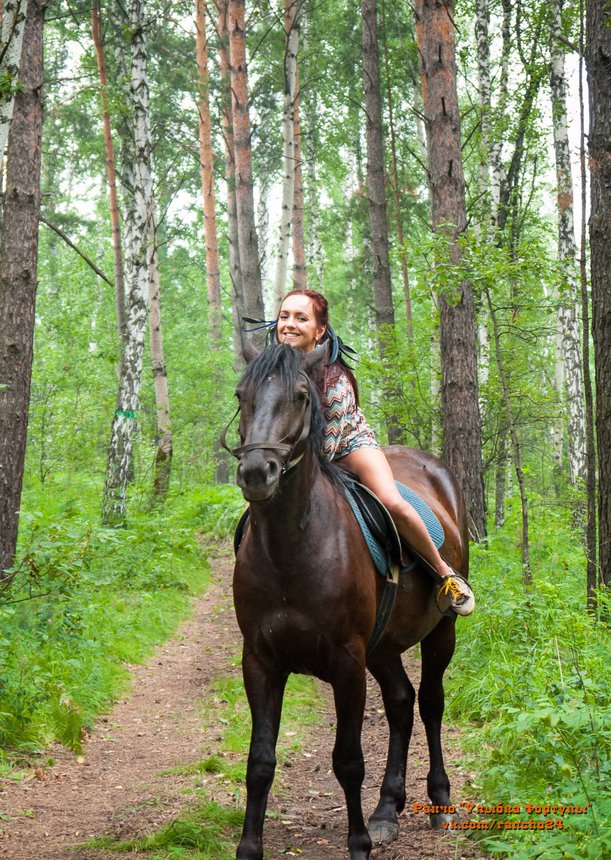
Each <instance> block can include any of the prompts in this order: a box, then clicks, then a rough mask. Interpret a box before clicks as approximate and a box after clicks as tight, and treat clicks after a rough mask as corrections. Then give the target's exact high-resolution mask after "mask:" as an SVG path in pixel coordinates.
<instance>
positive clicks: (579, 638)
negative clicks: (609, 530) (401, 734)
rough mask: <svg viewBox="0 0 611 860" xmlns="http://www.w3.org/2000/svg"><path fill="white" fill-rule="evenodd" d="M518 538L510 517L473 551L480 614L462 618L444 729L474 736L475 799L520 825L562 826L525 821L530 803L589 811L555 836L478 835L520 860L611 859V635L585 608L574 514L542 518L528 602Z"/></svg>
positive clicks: (466, 740)
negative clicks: (510, 811) (510, 810)
mask: <svg viewBox="0 0 611 860" xmlns="http://www.w3.org/2000/svg"><path fill="white" fill-rule="evenodd" d="M516 533H517V531H516V521H515V519H512V520H510V521H509V522H508V523H507V525H506V526H505V527H504V528H503V529H502V530H500V531H499V532H497V533H495V534H493V535H492V536H491V537H490V538H489V540H488V542H487V546H480V547H476V548H474V552H473V555H472V576H471V580H472V582H473V584H474V588H475V590H476V594H477V596H478V606H477V609H476V612H475V614H474V616H473V617H472V618H470V619H466V620H461V619H459V620H458V637H457V652H456V656H455V658H454V661H453V662H452V665H451V667H450V669H449V672H448V674H449V682H448V684H447V690H448V693H449V696H448V702H447V710H446V723H448V722H454V723H456V722H458V723H460V724H462V725H463V726H464V727H465V731H464V733H463V738H462V742H461V745H462V748H463V749H464V750H465V751H466V753H467V755H468V757H469V759H470V760H469V762H468V764H469V767H470V769H472V770H475V771H476V772H478V773H479V776H478V778H477V779H476V781H475V783H474V784H473V786H472V797H471V798H467V799H469V800H474V801H475V802H477V803H484V804H488V805H490V804H494V803H499V802H501V803H508V804H516V805H518V806H520V808H521V812H520V813H519V814H516V815H513V816H509V817H508V820H509V821H514V822H516V821H520V820H522V821H523V820H526V819H529V818H535V819H537V818H538V819H539V820H543V821H544V820H548V819H550V817H552V816H551V813H550V814H549V815H547V816H545V815H536V814H534V815H533V814H530V815H529V814H527V813H526V812H525V809H526V804H528V803H531V804H533V805H543V806H548V805H564V806H568V805H579V806H584V805H585V806H586V807H587V811H586V812H584V813H582V814H567V813H565V814H564V815H562V816H559V815H556V816H553V817H554V821H556V820H558V821H559V822H560V823H559V824H554V827H553V829H552V830H546V831H543V832H540V831H536V832H535V831H525V830H519V831H513V830H509V829H499V830H495V835H494V836H489V837H488V838H483V834H482V833H481V832H480V833H479V834H478V838H481V844H482V845H483V846H484V847H485V848H487V850H489V851H490V852H491V853H492V854H493V855H494V856H498V857H512V858H518V860H527V858H539V857H541V858H543V857H544V858H545V860H548V858H549V860H561V858H592V860H594V858H601V857H603V856H605V854H607V856H611V830H610V828H609V821H610V820H611V795H610V792H609V786H610V785H611V768H610V767H609V759H608V751H609V746H610V741H611V730H610V727H611V719H610V717H611V709H610V706H609V658H608V629H607V627H606V626H605V625H604V624H603V623H602V621H600V620H597V619H596V618H593V617H591V616H590V615H588V614H587V613H586V611H585V561H584V556H583V552H582V550H581V547H580V546H579V544H578V542H577V541H576V539H575V535H574V533H573V531H572V530H571V528H570V525H569V522H568V516H566V517H565V516H564V515H563V514H562V513H561V512H560V513H559V512H558V511H557V510H556V511H553V510H544V509H541V510H540V511H539V512H536V513H535V514H534V515H533V523H532V550H531V552H532V570H533V580H534V584H533V590H532V593H531V594H530V595H526V594H525V593H524V591H523V587H522V571H521V566H520V563H519V550H518V548H517V546H516V538H515V536H516ZM604 600H605V598H604V595H601V601H604ZM589 804H591V805H589ZM509 826H510V825H509V824H508V825H507V827H508V828H509ZM514 826H517V825H514ZM503 827H504V825H503Z"/></svg>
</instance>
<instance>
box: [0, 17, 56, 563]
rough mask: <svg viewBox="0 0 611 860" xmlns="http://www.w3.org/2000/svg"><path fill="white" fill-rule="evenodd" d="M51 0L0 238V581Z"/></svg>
mask: <svg viewBox="0 0 611 860" xmlns="http://www.w3.org/2000/svg"><path fill="white" fill-rule="evenodd" d="M45 9H46V2H45V0H30V2H29V5H28V11H27V17H26V20H25V23H24V33H25V36H24V48H23V59H22V68H21V73H20V87H19V92H18V93H17V95H16V97H15V105H14V109H13V118H12V122H11V128H10V133H9V138H8V149H7V162H6V193H5V203H4V214H5V218H4V224H3V226H2V230H1V233H0V579H2V578H3V576H4V571H6V570H7V569H8V568H10V566H11V564H12V562H13V557H14V555H15V547H16V544H17V531H18V524H19V508H20V504H21V489H22V485H23V470H24V463H25V446H26V436H27V429H28V410H29V402H30V384H31V375H32V354H33V345H34V312H35V304H36V285H37V266H38V223H39V217H40V163H41V141H42V119H43V89H42V87H43V26H44V17H45Z"/></svg>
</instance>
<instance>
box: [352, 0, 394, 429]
mask: <svg viewBox="0 0 611 860" xmlns="http://www.w3.org/2000/svg"><path fill="white" fill-rule="evenodd" d="M361 12H362V39H363V84H364V90H365V115H366V117H367V121H366V138H367V197H368V203H369V223H370V225H371V255H372V262H373V292H374V302H375V309H376V330H377V338H378V348H379V351H380V357H381V358H382V361H384V360H385V359H386V357H387V355H386V354H387V350H388V349H389V346H390V344H391V342H392V339H393V337H394V326H395V310H394V306H393V300H392V283H391V277H390V255H389V251H388V217H387V212H386V188H385V183H384V142H383V133H382V94H381V87H380V62H379V54H378V32H377V10H376V0H361ZM386 395H387V396H388V397H390V398H392V397H393V392H392V391H387V392H386ZM391 402H392V400H391ZM386 425H387V429H388V441H389V442H390V444H391V445H393V444H396V443H399V442H401V441H402V439H403V433H402V431H401V427H400V425H399V422H398V419H397V416H396V415H395V414H390V415H388V414H387V416H386Z"/></svg>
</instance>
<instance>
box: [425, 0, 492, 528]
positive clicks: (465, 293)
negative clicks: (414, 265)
mask: <svg viewBox="0 0 611 860" xmlns="http://www.w3.org/2000/svg"><path fill="white" fill-rule="evenodd" d="M415 11H416V32H417V37H418V46H419V49H420V57H421V64H422V95H423V106H424V115H425V123H426V135H427V148H428V158H429V177H430V188H431V208H432V221H433V229H434V230H435V231H436V232H438V233H439V234H440V235H443V236H445V237H446V238H447V242H448V252H449V256H450V259H449V261H448V260H447V259H446V260H444V262H445V263H446V264H447V262H450V263H452V264H454V265H457V264H458V263H459V262H460V256H461V251H460V246H459V243H458V238H459V236H460V234H461V233H462V232H463V231H464V229H465V227H466V223H467V215H466V205H465V184H464V176H463V168H462V153H461V139H460V116H459V112H458V96H457V92H456V61H455V56H454V4H453V2H452V0H445V2H442V0H417V2H416V4H415ZM440 311H441V360H442V381H441V395H442V408H443V425H444V458H445V461H446V463H447V464H448V466H449V467H450V468H451V469H452V471H453V472H454V474H455V475H456V477H457V478H458V481H459V483H460V484H461V486H462V488H463V491H464V493H465V496H466V500H467V509H468V512H469V526H470V530H471V534H472V536H473V538H474V539H475V540H479V539H480V538H482V537H483V536H484V535H485V534H486V517H485V503H484V484H483V470H482V455H481V448H482V446H481V429H480V415H479V401H478V382H477V349H476V340H475V318H474V317H475V314H474V308H473V296H472V290H471V285H470V284H469V283H466V282H463V283H461V284H455V285H453V289H452V291H451V293H450V291H449V290H448V292H446V293H444V294H442V295H441V296H440Z"/></svg>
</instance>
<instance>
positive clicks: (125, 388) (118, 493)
mask: <svg viewBox="0 0 611 860" xmlns="http://www.w3.org/2000/svg"><path fill="white" fill-rule="evenodd" d="M144 16H145V4H144V0H131V2H130V7H129V36H130V41H131V44H130V50H131V80H130V106H129V107H130V117H129V123H130V125H131V132H132V134H133V159H132V160H131V162H130V159H129V158H128V159H126V163H125V165H124V173H125V172H126V170H127V169H129V167H130V166H131V168H132V169H133V177H132V179H133V181H132V182H131V183H130V181H129V180H127V183H126V192H127V193H128V194H129V191H130V190H131V192H132V193H131V195H129V198H128V204H127V207H126V215H125V282H126V287H127V296H126V302H127V307H126V311H127V317H126V324H127V325H126V334H127V339H126V344H125V351H124V355H123V361H122V366H121V372H120V380H119V392H118V395H117V408H116V410H115V415H114V418H113V422H112V430H111V438H110V445H109V448H108V463H107V467H106V484H105V487H104V497H103V500H102V521H103V522H104V523H105V524H106V525H118V524H120V523H122V522H124V520H125V514H126V495H127V485H128V481H129V476H130V471H131V468H132V451H133V444H134V437H135V432H136V413H137V410H138V404H139V395H140V385H141V382H142V364H143V355H144V342H145V336H146V313H147V299H148V293H149V278H150V271H151V254H152V245H153V189H152V177H151V151H152V147H151V132H150V116H149V88H148V77H147V51H146V39H145V29H144V28H145V17H144Z"/></svg>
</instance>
